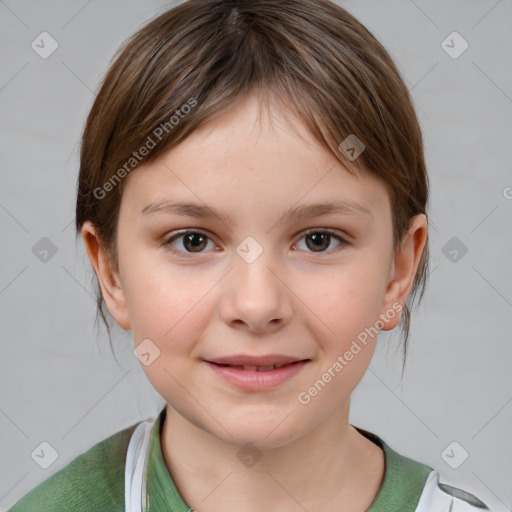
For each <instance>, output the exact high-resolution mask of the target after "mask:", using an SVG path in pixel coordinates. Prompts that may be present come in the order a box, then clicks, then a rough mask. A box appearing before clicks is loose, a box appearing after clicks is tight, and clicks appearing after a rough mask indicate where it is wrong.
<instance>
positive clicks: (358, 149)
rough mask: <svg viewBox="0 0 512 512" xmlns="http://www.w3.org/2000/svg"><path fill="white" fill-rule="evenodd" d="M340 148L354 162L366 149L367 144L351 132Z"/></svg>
mask: <svg viewBox="0 0 512 512" xmlns="http://www.w3.org/2000/svg"><path fill="white" fill-rule="evenodd" d="M338 149H339V150H340V151H341V152H342V153H343V154H344V155H345V156H346V157H347V158H348V159H349V160H350V161H351V162H353V161H354V160H355V159H356V158H358V157H359V156H360V155H361V154H362V153H363V151H364V150H365V149H366V147H365V145H364V144H363V143H362V142H361V141H360V140H359V139H358V138H357V137H356V136H355V135H354V134H353V133H351V134H350V135H349V136H348V137H347V138H346V139H345V140H344V141H343V142H342V143H341V144H340V145H339V146H338Z"/></svg>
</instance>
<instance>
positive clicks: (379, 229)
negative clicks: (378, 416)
mask: <svg viewBox="0 0 512 512" xmlns="http://www.w3.org/2000/svg"><path fill="white" fill-rule="evenodd" d="M297 130H299V133H297ZM298 135H301V136H298ZM171 203H174V205H172V204H171ZM175 203H187V204H189V206H183V205H181V206H176V204H175ZM331 203H337V204H338V205H339V206H340V208H339V209H335V210H332V211H327V209H326V208H325V206H326V205H328V204H331ZM192 205H194V206H192ZM312 205H317V207H312ZM206 207H210V209H214V210H215V211H217V212H218V213H219V215H220V216H219V217H217V216H216V215H214V214H213V213H212V212H211V211H208V210H207V209H205V208H206ZM301 212H302V214H303V215H301V214H300V213H301ZM183 230H189V232H188V233H186V234H184V233H183ZM117 244H118V254H119V272H118V274H116V277H115V279H116V280H117V283H118V287H115V289H114V291H112V290H111V291H109V290H108V289H107V286H106V285H102V289H103V290H104V297H105V300H106V302H107V306H108V307H109V309H110V311H111V313H112V314H113V316H114V317H115V318H116V320H117V321H118V323H119V324H120V325H121V326H122V327H124V328H125V329H131V332H132V334H133V338H134V341H135V345H136V347H140V348H141V352H143V353H145V354H146V355H145V356H143V357H144V358H145V363H148V362H149V364H147V365H146V364H142V368H143V370H144V371H145V373H146V375H147V377H148V379H149V380H150V382H151V384H152V385H153V386H154V387H155V389H156V390H157V391H158V393H159V394H160V395H161V396H162V397H163V398H164V399H165V400H166V402H167V404H169V405H170V406H172V407H173V408H174V409H175V410H176V411H177V412H178V413H179V414H180V415H181V416H182V417H183V418H185V419H186V420H187V421H188V422H190V424H191V425H194V426H196V427H198V428H200V429H202V430H204V431H206V432H209V433H211V434H212V435H214V436H216V437H217V438H219V439H223V440H225V441H227V442H230V443H233V444H238V445H241V444H243V443H245V442H252V443H253V444H255V445H257V446H259V447H262V448H264V447H272V446H273V447H276V446H280V445H283V444H285V443H289V442H291V441H292V440H294V439H297V438H299V437H300V436H303V435H305V434H307V433H308V432H311V431H313V430H314V429H315V428H316V427H318V426H319V425H321V424H322V423H323V422H324V421H325V420H326V419H327V418H328V417H329V416H330V415H331V414H332V413H333V412H337V413H340V414H344V415H348V405H349V397H350V393H351V391H352V390H353V389H354V387H355V386H356V385H357V383H358V382H359V381H360V379H361V378H362V376H363V374H364V372H365V370H366V369H367V367H368V364H369V362H370V359H371V357H372V354H373V351H374V348H375V343H376V340H377V336H376V335H375V332H376V331H377V330H378V329H379V328H381V329H382V328H384V329H386V330H387V329H391V328H393V327H394V326H395V325H396V324H397V322H398V320H399V316H400V315H399V312H398V308H399V307H400V304H399V303H400V301H403V302H402V304H403V303H404V302H405V299H406V295H407V293H408V291H409V286H410V281H411V278H412V276H413V275H414V272H415V265H417V261H415V260H414V254H416V253H415V251H416V249H414V245H411V250H409V252H408V255H407V257H404V258H403V260H398V259H394V258H395V256H394V254H393V243H392V219H391V205H390V198H389V196H388V193H387V191H386V188H385V186H384V184H383V183H382V182H380V181H379V180H378V179H377V178H375V177H373V176H371V175H370V174H367V173H363V174H360V175H358V176H354V175H352V174H350V173H349V172H348V171H347V170H346V169H345V168H344V167H343V166H342V165H341V164H340V163H339V161H338V160H336V159H334V157H333V156H332V155H331V154H330V153H328V152H327V151H326V150H325V149H323V148H321V147H320V146H319V145H318V143H316V142H315V141H314V140H313V139H312V137H311V136H310V135H308V134H307V132H306V131H305V130H303V129H302V128H301V127H300V125H295V127H294V128H290V126H289V125H288V124H287V121H285V119H284V117H283V116H282V115H281V113H280V112H279V110H278V109H277V108H276V109H274V110H273V111H272V122H270V121H269V118H268V116H267V115H266V114H265V113H264V112H262V114H261V117H260V115H259V104H258V101H257V99H256V98H255V97H248V98H247V99H246V100H245V101H244V102H243V103H240V104H238V105H237V106H236V107H235V108H234V109H233V110H231V111H230V112H229V113H228V114H226V115H225V116H224V117H222V118H219V119H217V120H215V121H214V122H212V123H211V124H209V125H207V126H204V127H203V128H201V129H200V130H198V131H196V132H195V133H194V134H193V135H191V136H189V137H188V138H187V139H186V140H185V141H184V142H183V143H181V144H180V145H179V146H177V147H176V148H174V149H172V150H171V151H170V152H168V153H167V154H165V155H164V156H163V157H161V158H160V159H159V160H157V161H155V162H153V163H151V164H147V165H144V166H141V167H139V168H138V169H137V170H135V171H133V173H132V174H131V175H130V176H129V177H128V178H127V182H126V183H125V189H124V192H123V198H122V203H121V208H120V216H119V224H118V236H117ZM379 319H380V321H379ZM365 329H366V331H365ZM372 329H373V330H372ZM363 340H364V341H363ZM141 343H142V344H141ZM277 355H278V356H284V357H285V358H288V359H279V360H278V359H276V358H275V356H277ZM232 356H247V357H249V358H250V357H260V356H262V357H266V356H270V359H269V360H264V359H263V360H261V361H256V360H254V361H250V360H247V361H246V362H245V365H244V369H242V368H238V369H237V368H233V367H222V366H220V365H218V364H214V363H212V362H211V361H212V360H216V361H217V363H219V362H222V361H223V360H224V361H227V362H231V363H236V362H239V361H228V359H227V358H228V357H232ZM274 360H275V361H281V364H283V361H289V362H290V363H293V362H294V361H295V363H293V364H290V365H289V366H287V367H285V368H283V369H281V370H279V369H276V370H269V369H268V368H259V369H261V370H262V371H257V370H256V371H254V368H253V369H251V363H252V364H254V362H255V361H256V362H259V363H261V364H256V365H255V366H260V367H261V366H269V365H271V364H272V361H274ZM300 361H302V362H300ZM264 372H265V373H266V372H268V373H266V375H265V374H264ZM262 374H263V375H262ZM319 381H320V382H319ZM315 383H316V384H315ZM347 417H348V416H347Z"/></svg>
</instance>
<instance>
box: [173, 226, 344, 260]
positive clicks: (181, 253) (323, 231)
mask: <svg viewBox="0 0 512 512" xmlns="http://www.w3.org/2000/svg"><path fill="white" fill-rule="evenodd" d="M191 233H194V234H199V235H203V236H205V237H206V238H208V240H211V238H210V237H209V236H208V235H207V234H206V233H204V232H203V231H201V230H199V229H184V230H181V231H178V232H177V233H175V234H173V235H172V236H171V237H168V238H167V239H166V240H165V241H164V243H163V245H166V246H168V247H169V249H170V250H171V251H172V252H173V253H175V254H178V255H179V256H183V257H185V258H189V257H193V256H194V255H195V254H202V253H204V252H205V251H201V252H197V253H193V252H185V251H180V250H177V249H176V248H175V247H174V246H173V245H172V242H174V241H175V240H177V239H179V238H182V237H184V236H186V235H189V234H191ZM312 234H327V235H330V236H331V237H332V238H335V239H336V240H338V241H339V242H340V245H339V246H338V248H339V247H343V246H346V245H349V243H348V242H347V241H346V240H345V239H344V238H342V237H341V236H340V235H338V234H336V232H335V231H334V230H332V229H328V228H326V229H309V230H307V231H305V232H304V233H302V236H301V238H300V239H299V240H302V239H303V238H305V237H306V236H308V235H312ZM206 252H207V251H206ZM309 252H310V254H311V255H312V256H313V257H320V256H322V255H324V254H329V253H331V252H333V251H332V250H331V251H321V252H313V251H309Z"/></svg>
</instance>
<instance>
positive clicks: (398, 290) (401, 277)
mask: <svg viewBox="0 0 512 512" xmlns="http://www.w3.org/2000/svg"><path fill="white" fill-rule="evenodd" d="M427 237H428V222H427V218H426V216H425V215H424V214H418V215H415V216H414V217H413V218H412V219H411V223H410V228H409V231H408V232H407V233H406V235H405V236H404V239H403V241H402V245H401V247H400V250H399V251H397V252H396V253H395V256H394V258H393V262H392V268H391V269H390V276H391V277H390V278H389V282H388V285H387V289H386V293H385V297H384V301H383V306H382V311H381V315H380V319H381V320H382V323H383V324H384V327H383V328H382V330H384V331H390V330H392V329H394V328H395V327H396V326H397V325H398V323H399V321H400V316H401V315H400V314H398V315H397V314H395V312H396V311H399V312H401V311H402V309H403V308H404V307H405V304H406V302H407V299H408V298H409V294H410V293H411V290H412V287H413V284H414V278H415V276H416V272H417V270H418V267H419V264H420V261H421V256H422V253H423V249H424V247H425V244H426V243H427ZM391 310H392V311H393V314H392V315H391V314H389V313H390V311H391Z"/></svg>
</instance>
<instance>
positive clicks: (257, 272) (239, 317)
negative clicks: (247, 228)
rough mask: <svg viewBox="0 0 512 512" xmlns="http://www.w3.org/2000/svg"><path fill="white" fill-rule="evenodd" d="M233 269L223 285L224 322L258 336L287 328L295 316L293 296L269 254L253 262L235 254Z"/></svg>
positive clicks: (283, 276)
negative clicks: (285, 326)
mask: <svg viewBox="0 0 512 512" xmlns="http://www.w3.org/2000/svg"><path fill="white" fill-rule="evenodd" d="M233 266H234V268H233V270H232V271H231V272H230V273H229V275H228V276H227V279H226V281H225V283H224V289H223V296H222V297H223V298H222V306H221V315H222V318H223V320H224V321H225V322H226V323H227V324H228V325H230V326H231V327H233V328H237V329H246V330H249V331H251V332H253V333H257V334H270V333H272V332H274V331H276V330H277V329H280V328H282V327H283V326H284V325H286V324H287V323H288V322H289V321H290V318H291V317H292V315H293V293H292V292H291V290H290V288H289V287H288V286H287V285H286V278H285V275H284V272H283V270H282V267H281V266H279V265H277V264H276V260H275V257H273V256H272V255H271V254H270V251H263V252H262V253H261V254H260V255H259V256H258V257H257V258H256V259H255V260H254V261H251V260H250V259H248V260H246V259H244V258H243V257H241V256H239V255H238V254H235V255H234V256H233Z"/></svg>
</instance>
